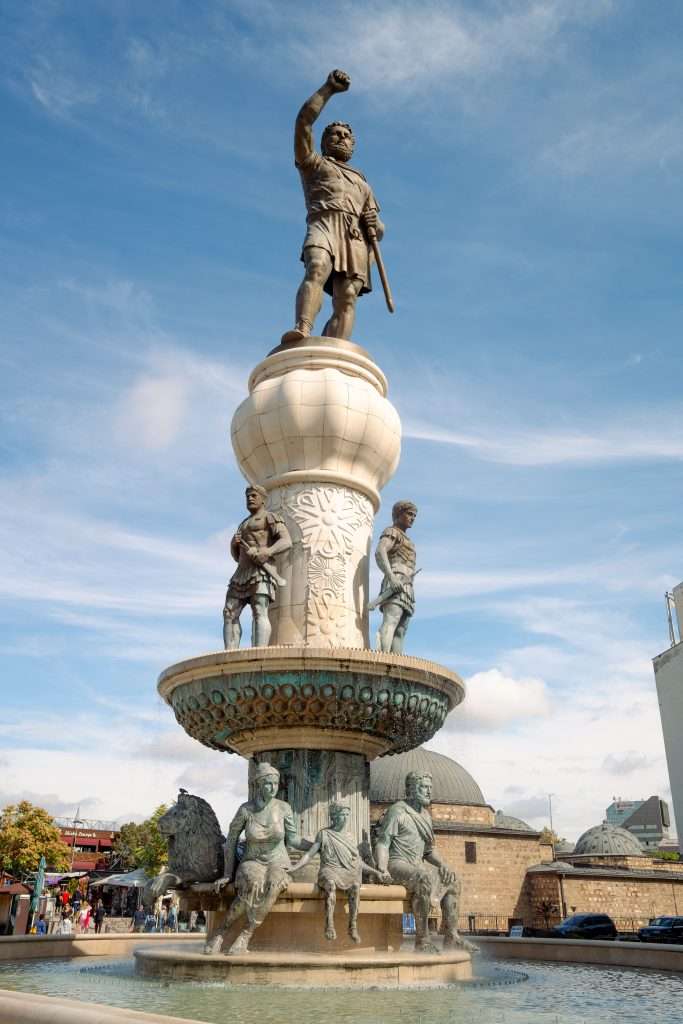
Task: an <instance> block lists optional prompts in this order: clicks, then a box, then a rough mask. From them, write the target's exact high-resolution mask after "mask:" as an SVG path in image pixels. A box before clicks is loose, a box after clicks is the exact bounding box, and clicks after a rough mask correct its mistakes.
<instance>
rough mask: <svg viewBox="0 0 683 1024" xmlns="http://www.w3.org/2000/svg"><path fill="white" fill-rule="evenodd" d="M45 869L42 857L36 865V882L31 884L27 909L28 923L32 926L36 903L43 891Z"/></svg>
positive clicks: (45, 865) (36, 908)
mask: <svg viewBox="0 0 683 1024" xmlns="http://www.w3.org/2000/svg"><path fill="white" fill-rule="evenodd" d="M46 867H47V861H46V860H45V858H44V857H41V858H40V863H39V864H38V874H37V875H36V880H35V882H34V883H33V895H32V896H31V902H30V904H29V908H28V912H29V921H30V923H31V925H33V918H34V917H35V915H36V911H37V910H38V903H39V902H40V895H41V893H42V891H43V882H44V881H45V868H46Z"/></svg>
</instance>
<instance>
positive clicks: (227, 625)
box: [223, 597, 247, 651]
mask: <svg viewBox="0 0 683 1024" xmlns="http://www.w3.org/2000/svg"><path fill="white" fill-rule="evenodd" d="M246 603H247V602H246V601H242V600H241V598H239V597H226V599H225V608H224V609H223V645H224V647H225V649H226V651H232V650H234V649H235V648H236V647H239V645H240V640H241V639H242V627H241V626H240V615H241V614H242V609H243V608H244V606H245V604H246Z"/></svg>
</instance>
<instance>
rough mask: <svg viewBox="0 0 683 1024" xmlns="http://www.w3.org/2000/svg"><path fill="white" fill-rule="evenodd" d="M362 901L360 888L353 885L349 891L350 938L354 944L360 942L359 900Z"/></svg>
mask: <svg viewBox="0 0 683 1024" xmlns="http://www.w3.org/2000/svg"><path fill="white" fill-rule="evenodd" d="M359 899H360V886H359V885H352V886H351V888H350V889H349V895H348V900H349V938H350V939H351V941H352V942H360V935H359V934H358V900H359Z"/></svg>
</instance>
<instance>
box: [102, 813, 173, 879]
mask: <svg viewBox="0 0 683 1024" xmlns="http://www.w3.org/2000/svg"><path fill="white" fill-rule="evenodd" d="M167 810H168V807H167V806H166V804H162V805H161V806H160V807H157V809H156V811H155V812H154V814H153V815H152V816H151V818H147V820H146V821H141V822H140V823H139V824H138V823H136V822H134V821H129V822H127V823H126V824H125V825H122V826H121V828H120V830H119V835H118V838H117V839H116V840H115V841H114V856H115V858H116V865H117V868H118V869H119V870H120V871H135V870H136V868H144V870H145V871H146V872H147V874H148V875H156V874H158V873H159V871H160V870H161V868H162V867H163V866H164V865H165V864H166V863H167V862H168V842H167V840H166V837H165V836H162V834H161V832H160V831H159V826H158V824H157V823H158V821H159V818H160V817H161V816H162V814H165V813H166V811H167Z"/></svg>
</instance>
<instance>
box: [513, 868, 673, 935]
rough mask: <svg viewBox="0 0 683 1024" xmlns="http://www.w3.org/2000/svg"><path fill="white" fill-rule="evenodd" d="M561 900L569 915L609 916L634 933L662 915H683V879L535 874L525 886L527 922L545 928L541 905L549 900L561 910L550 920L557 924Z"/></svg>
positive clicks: (620, 927)
mask: <svg viewBox="0 0 683 1024" xmlns="http://www.w3.org/2000/svg"><path fill="white" fill-rule="evenodd" d="M562 897H564V906H565V908H566V913H567V914H571V913H573V912H574V911H575V912H576V913H577V914H581V913H599V914H609V916H610V917H611V918H612V919H613V920H614V922H615V923H616V925H617V928H619V930H620V931H631V930H637V928H639V927H642V926H643V925H645V924H647V922H648V921H649V920H650V918H652V917H657V916H659V915H660V914H673V915H679V914H680V915H683V877H681V878H680V879H679V878H675V877H674V878H673V879H672V878H669V879H667V880H665V879H664V878H662V879H661V880H660V879H650V878H643V877H642V876H641V877H636V876H634V877H633V878H619V877H612V878H610V877H609V876H607V877H605V876H603V877H600V878H597V877H595V876H592V877H591V876H588V875H586V876H583V877H582V876H581V875H580V874H578V872H577V875H576V876H564V877H560V876H558V875H556V874H554V873H552V872H548V873H533V874H530V875H528V876H527V881H526V885H525V893H524V899H525V902H526V904H527V906H528V907H529V911H530V918H529V920H528V921H526V922H525V923H528V924H530V925H532V926H534V927H538V928H541V927H544V924H545V922H544V920H543V916H542V914H541V912H540V906H541V904H542V902H543V901H544V900H547V901H548V902H549V903H552V904H554V905H555V906H556V907H557V908H558V909H557V910H556V911H555V912H554V913H553V914H552V915H551V918H550V924H551V925H553V924H557V923H558V922H559V921H560V920H561V916H562V912H561V909H560V908H561V900H562Z"/></svg>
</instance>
